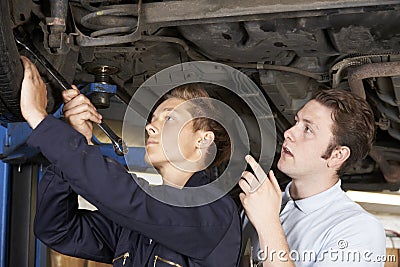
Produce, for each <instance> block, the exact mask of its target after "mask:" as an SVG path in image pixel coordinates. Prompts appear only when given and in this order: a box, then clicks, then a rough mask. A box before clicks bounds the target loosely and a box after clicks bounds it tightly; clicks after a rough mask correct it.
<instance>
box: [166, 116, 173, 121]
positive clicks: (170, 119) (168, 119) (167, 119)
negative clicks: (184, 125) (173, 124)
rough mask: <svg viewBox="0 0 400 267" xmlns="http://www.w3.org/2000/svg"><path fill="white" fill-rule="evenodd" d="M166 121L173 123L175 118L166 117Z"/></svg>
mask: <svg viewBox="0 0 400 267" xmlns="http://www.w3.org/2000/svg"><path fill="white" fill-rule="evenodd" d="M165 120H166V121H172V120H174V118H173V117H172V116H166V117H165Z"/></svg>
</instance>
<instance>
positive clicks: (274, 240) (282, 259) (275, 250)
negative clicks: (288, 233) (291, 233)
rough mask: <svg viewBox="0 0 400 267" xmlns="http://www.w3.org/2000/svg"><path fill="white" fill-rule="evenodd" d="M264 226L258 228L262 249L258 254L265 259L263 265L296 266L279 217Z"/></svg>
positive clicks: (266, 266) (271, 266) (275, 266)
mask: <svg viewBox="0 0 400 267" xmlns="http://www.w3.org/2000/svg"><path fill="white" fill-rule="evenodd" d="M264 226H265V227H263V228H262V229H257V233H258V236H259V242H260V249H261V250H260V252H258V254H257V256H258V258H259V260H262V261H263V267H281V266H282V267H283V266H284V267H287V266H288V267H289V266H290V267H292V266H293V267H294V266H295V265H294V263H293V262H292V260H291V259H290V257H289V254H290V249H289V246H288V243H287V241H286V237H285V234H284V232H283V229H282V226H281V224H280V221H279V218H277V219H275V220H274V221H271V222H268V224H266V225H264Z"/></svg>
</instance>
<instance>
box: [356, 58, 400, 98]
mask: <svg viewBox="0 0 400 267" xmlns="http://www.w3.org/2000/svg"><path fill="white" fill-rule="evenodd" d="M389 76H400V61H394V62H381V63H371V64H366V65H362V66H360V67H356V68H353V69H350V70H349V74H348V77H349V79H348V80H349V86H350V89H351V91H352V92H353V93H354V94H356V95H358V96H360V97H362V98H364V99H365V98H366V95H365V90H364V85H363V82H362V80H363V79H366V78H372V77H389Z"/></svg>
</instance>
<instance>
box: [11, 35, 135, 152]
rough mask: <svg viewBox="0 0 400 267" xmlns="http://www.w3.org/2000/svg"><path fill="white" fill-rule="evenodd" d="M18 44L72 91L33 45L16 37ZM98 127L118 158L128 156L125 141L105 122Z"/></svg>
mask: <svg viewBox="0 0 400 267" xmlns="http://www.w3.org/2000/svg"><path fill="white" fill-rule="evenodd" d="M14 39H15V41H16V42H17V44H19V45H21V46H22V47H23V48H24V49H25V50H26V51H28V52H29V53H30V54H31V55H32V56H33V57H34V58H35V59H36V60H37V61H38V62H39V63H40V64H41V65H42V66H43V67H44V68H45V69H46V71H47V72H48V73H49V74H50V75H51V76H52V77H53V78H54V79H55V80H56V82H57V83H58V84H59V85H60V86H61V87H62V89H63V90H68V89H71V88H72V86H71V85H70V84H69V83H68V82H67V81H66V80H65V78H64V77H63V76H62V75H61V74H60V73H59V72H58V71H57V70H56V69H55V68H54V67H53V65H51V64H50V62H49V61H48V60H47V59H46V58H45V57H44V56H43V55H42V54H40V52H39V51H38V50H37V49H36V47H34V46H33V45H29V44H27V43H26V42H24V40H23V39H22V38H20V37H17V36H16V35H15V36H14ZM97 126H99V128H100V129H101V130H102V131H103V132H104V133H105V134H106V135H107V137H108V138H109V139H110V140H111V143H112V145H113V148H114V151H115V153H116V154H117V155H118V156H122V155H126V154H127V153H128V147H127V145H126V143H125V142H124V140H122V138H121V137H119V136H118V135H117V134H116V133H115V132H114V131H113V130H112V129H111V128H110V127H109V126H108V125H107V124H106V123H105V122H104V121H102V122H100V123H97Z"/></svg>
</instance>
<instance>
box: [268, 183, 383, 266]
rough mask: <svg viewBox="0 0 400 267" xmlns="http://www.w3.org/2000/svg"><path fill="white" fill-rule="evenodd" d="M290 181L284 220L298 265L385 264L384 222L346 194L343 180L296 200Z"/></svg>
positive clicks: (283, 199) (284, 201)
mask: <svg viewBox="0 0 400 267" xmlns="http://www.w3.org/2000/svg"><path fill="white" fill-rule="evenodd" d="M290 185H291V183H290V184H289V185H288V186H287V187H286V190H285V192H284V193H283V198H282V210H281V215H280V220H281V223H282V227H283V230H284V232H285V235H286V239H287V242H288V244H289V249H290V255H289V256H290V258H291V259H292V260H294V261H295V264H296V266H302V267H303V266H313V267H315V266H348V267H352V266H359V267H361V266H376V267H378V266H382V267H383V266H384V262H383V261H384V257H385V251H386V238H385V232H384V229H383V226H382V224H381V223H380V222H379V221H378V220H377V219H376V218H375V217H374V216H372V215H371V214H369V213H367V212H366V211H365V210H364V209H363V208H361V207H360V205H358V204H356V203H355V202H353V201H352V200H351V199H349V198H348V197H347V196H346V194H345V193H344V192H343V190H342V189H341V187H340V185H341V181H340V180H339V181H338V182H337V183H336V184H335V185H334V186H333V187H331V188H329V189H328V190H326V191H324V192H322V193H319V194H317V195H314V196H311V197H308V198H305V199H301V200H296V201H294V200H292V198H291V197H290V193H289V188H290ZM269 253H271V251H269ZM277 256H278V254H276V255H275V257H277ZM278 260H279V259H278Z"/></svg>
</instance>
